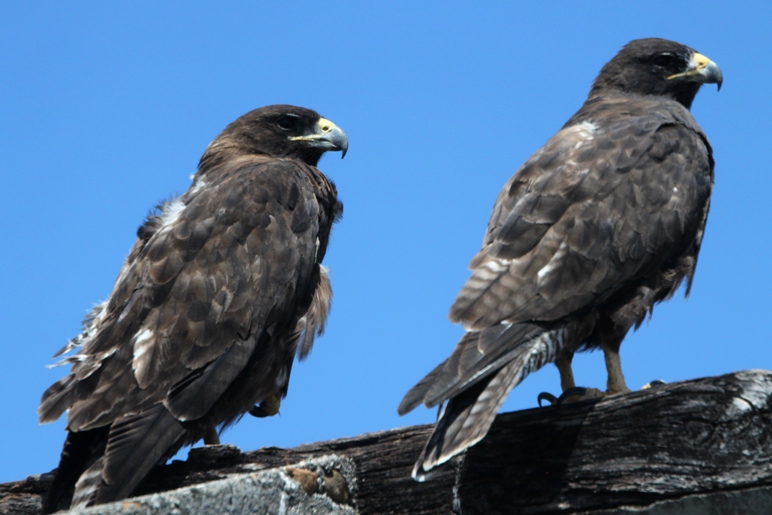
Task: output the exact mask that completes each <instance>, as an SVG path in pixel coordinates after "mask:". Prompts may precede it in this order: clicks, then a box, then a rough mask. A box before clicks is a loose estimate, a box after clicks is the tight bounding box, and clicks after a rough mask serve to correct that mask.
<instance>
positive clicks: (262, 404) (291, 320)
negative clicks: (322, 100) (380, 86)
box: [38, 105, 348, 513]
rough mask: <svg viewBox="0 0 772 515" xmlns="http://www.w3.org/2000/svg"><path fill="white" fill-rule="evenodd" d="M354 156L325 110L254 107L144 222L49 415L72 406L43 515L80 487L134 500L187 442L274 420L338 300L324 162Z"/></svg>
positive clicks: (45, 415) (80, 498) (88, 494)
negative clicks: (330, 263)
mask: <svg viewBox="0 0 772 515" xmlns="http://www.w3.org/2000/svg"><path fill="white" fill-rule="evenodd" d="M347 148H348V140H347V138H346V134H345V133H344V132H343V131H342V130H341V129H340V128H338V127H337V126H335V125H334V124H333V123H332V122H330V121H329V120H326V119H324V118H321V117H320V116H319V114H317V113H316V112H314V111H311V110H309V109H303V108H300V107H294V106H288V105H273V106H268V107H263V108H260V109H256V110H254V111H251V112H249V113H247V114H245V115H244V116H242V117H240V118H238V119H237V120H236V121H234V122H233V123H231V124H230V125H228V127H226V128H225V130H224V131H223V132H222V133H220V135H219V136H217V138H215V140H214V141H213V142H212V143H211V144H210V145H209V146H208V147H207V149H206V151H205V152H204V155H203V156H202V157H201V161H200V162H199V165H198V171H197V172H196V174H195V175H194V176H193V177H192V180H193V183H192V185H191V186H190V188H189V189H188V190H187V191H186V192H185V193H184V194H183V195H182V196H180V197H178V198H176V199H174V200H172V201H169V202H166V203H163V204H162V205H160V206H159V207H158V210H157V212H156V213H155V214H152V215H151V216H149V217H148V218H147V220H145V222H144V223H143V224H142V226H141V227H140V228H139V230H138V231H137V241H136V243H135V244H134V247H133V248H132V250H131V252H130V254H129V256H128V258H126V262H125V263H124V264H123V267H122V268H121V270H120V272H119V274H118V279H117V280H116V282H115V285H114V287H113V290H112V293H111V294H110V297H109V298H108V299H107V300H105V301H104V302H102V303H101V304H99V305H97V306H96V307H95V308H94V310H93V311H92V312H91V314H90V315H89V316H88V317H87V318H86V320H85V321H84V329H83V332H82V333H81V334H80V335H79V336H77V337H76V338H74V339H73V340H71V341H70V342H69V343H68V344H67V345H66V346H65V347H64V348H63V349H61V350H60V351H59V352H58V353H57V356H58V355H61V354H63V353H66V352H69V351H75V353H74V354H72V355H70V356H69V357H67V358H65V359H63V360H62V362H61V363H62V364H71V365H72V368H71V371H70V373H69V375H67V376H66V377H64V378H63V379H61V380H59V381H57V382H56V383H55V384H54V385H52V386H51V387H50V388H48V389H47V390H46V391H45V393H44V394H43V399H42V401H41V404H40V407H39V408H38V416H39V419H40V422H41V423H46V422H51V421H54V420H56V419H57V418H59V416H60V415H61V414H62V413H64V412H65V411H67V412H68V413H67V440H66V441H65V443H64V450H63V451H62V456H61V459H60V462H59V467H58V469H57V472H56V477H55V480H54V483H53V486H52V488H51V490H50V493H49V495H48V497H47V498H46V500H45V502H44V506H43V508H44V512H46V513H48V512H52V511H55V510H56V509H57V507H58V505H59V503H60V501H61V500H62V498H63V497H64V496H66V495H67V494H68V492H69V491H70V489H72V487H73V486H74V487H75V493H74V496H73V498H72V503H71V507H83V506H88V505H92V504H101V503H105V502H110V501H115V500H117V499H122V498H124V497H127V496H129V495H131V493H132V492H133V491H134V490H135V488H136V487H137V485H138V484H139V483H140V482H141V481H142V480H143V478H144V477H145V476H146V475H147V474H148V472H149V471H150V470H151V469H152V468H153V467H154V466H155V465H156V464H158V463H159V462H162V461H164V460H165V459H167V458H168V457H170V456H171V455H173V454H174V453H175V452H176V451H177V450H178V449H179V448H180V447H182V446H183V445H187V444H192V443H194V442H196V441H197V440H199V439H201V438H202V437H205V441H207V443H216V442H217V441H218V440H217V433H216V432H215V430H214V429H215V428H219V430H220V431H222V429H223V428H225V427H227V426H228V425H230V424H233V423H234V422H236V421H237V420H238V419H239V418H240V417H241V416H242V415H244V413H246V412H248V411H251V413H253V414H255V415H256V416H266V415H272V414H275V413H276V412H277V411H278V407H279V400H280V399H281V398H282V397H284V396H285V395H286V393H287V386H288V384H289V377H290V370H291V369H292V363H293V359H294V356H295V354H296V353H297V354H299V356H300V358H301V359H302V358H303V357H305V356H306V355H307V354H308V352H309V351H310V350H311V346H312V344H313V341H314V337H315V336H316V335H318V334H321V333H322V331H323V329H324V324H325V320H326V318H327V313H328V310H329V307H330V300H331V296H332V291H331V289H330V282H329V279H328V276H327V271H326V269H325V268H324V267H322V266H321V262H322V259H323V258H324V254H325V251H326V250H327V243H328V241H329V237H330V230H331V228H332V224H333V223H334V222H335V221H337V220H338V219H339V218H340V216H341V214H342V210H343V207H342V204H341V203H340V202H339V201H338V199H337V192H336V189H335V185H334V184H333V183H332V182H331V181H329V180H328V179H327V177H325V176H324V174H322V172H321V171H319V170H318V169H317V168H316V165H317V163H318V161H319V159H320V158H321V157H322V154H324V152H326V151H330V150H333V151H336V150H337V151H342V153H343V155H345V153H346V150H347Z"/></svg>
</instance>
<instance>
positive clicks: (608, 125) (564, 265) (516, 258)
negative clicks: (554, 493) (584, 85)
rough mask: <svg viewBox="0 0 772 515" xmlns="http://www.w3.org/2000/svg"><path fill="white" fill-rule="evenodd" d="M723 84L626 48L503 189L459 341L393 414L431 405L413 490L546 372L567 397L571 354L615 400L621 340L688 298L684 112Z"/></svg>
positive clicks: (689, 205)
mask: <svg viewBox="0 0 772 515" xmlns="http://www.w3.org/2000/svg"><path fill="white" fill-rule="evenodd" d="M721 82H722V76H721V71H720V70H719V68H718V66H716V64H715V63H713V62H712V61H710V60H709V59H708V58H706V57H705V56H703V55H701V54H699V53H697V52H696V51H695V50H693V49H691V48H689V47H686V46H684V45H681V44H679V43H675V42H673V41H667V40H664V39H655V38H651V39H639V40H635V41H632V42H630V43H629V44H627V45H626V46H624V47H623V48H622V49H621V50H620V52H619V53H618V54H617V55H616V56H615V57H614V58H613V59H611V61H609V62H608V63H606V65H604V66H603V68H602V69H601V71H600V74H599V75H598V77H597V78H596V79H595V81H594V82H593V84H592V88H591V90H590V93H589V96H588V98H587V100H586V101H585V103H584V105H583V106H582V108H581V109H580V110H579V111H578V112H577V113H576V114H574V116H573V117H571V118H570V119H569V120H568V122H567V123H566V124H565V125H564V126H563V127H562V128H561V129H560V131H558V133H557V134H555V135H554V136H553V137H552V138H550V139H549V141H547V143H546V144H545V145H544V146H543V147H542V148H541V149H539V150H538V151H537V152H536V153H535V154H533V155H532V156H531V157H530V158H529V159H528V160H527V161H526V162H525V163H524V164H523V165H522V166H521V167H520V168H519V169H518V170H517V172H516V173H515V175H514V176H513V177H512V178H511V179H510V180H509V181H508V182H507V183H506V184H505V185H504V188H503V189H502V190H501V192H500V193H499V196H498V198H497V199H496V203H495V205H494V206H493V213H492V215H491V218H490V222H489V223H488V230H487V232H486V234H485V237H484V239H483V245H482V249H481V250H480V251H479V252H478V253H477V255H476V256H475V257H474V258H473V259H472V261H471V264H470V269H471V270H472V275H471V277H470V278H469V279H468V281H467V282H466V284H465V285H464V287H463V289H462V290H461V292H460V293H459V295H458V297H457V298H456V300H455V302H454V304H453V306H452V307H451V309H450V319H451V320H452V321H454V322H461V323H462V324H463V327H464V329H465V330H466V333H465V334H464V336H463V337H462V338H461V340H460V341H459V343H458V344H457V345H456V348H455V349H454V351H453V353H452V354H451V356H450V357H449V358H448V359H447V360H445V361H444V362H443V363H441V364H440V365H439V366H437V367H436V368H435V369H434V370H433V371H431V372H430V373H429V374H428V375H427V376H426V377H425V378H424V379H423V380H421V381H420V382H419V383H418V384H417V385H415V386H414V387H413V388H412V389H411V390H410V391H409V392H408V393H407V394H406V395H405V398H404V399H403V400H402V403H401V404H400V406H399V413H400V414H404V413H407V412H408V411H410V410H412V409H414V408H415V407H416V406H418V405H419V404H421V403H423V404H424V405H426V406H427V407H432V406H436V405H440V404H442V403H445V404H444V405H442V407H441V409H440V414H439V417H438V421H437V425H436V427H435V429H434V432H433V433H432V435H431V437H430V439H429V441H428V443H427V444H426V446H425V448H424V450H423V452H422V454H421V456H420V457H419V459H418V461H417V463H416V465H415V468H414V469H413V477H414V478H415V479H417V480H423V479H425V478H426V477H427V473H428V471H429V470H430V469H431V468H432V467H435V466H436V465H439V464H441V463H444V462H445V461H447V460H448V459H450V458H451V457H452V456H454V455H456V454H458V453H460V452H462V451H463V450H464V449H466V448H468V447H469V446H471V445H474V444H475V443H477V442H478V441H480V440H481V439H482V438H483V437H484V436H485V434H486V433H487V432H488V429H489V428H490V425H491V423H492V422H493V419H494V417H495V416H496V413H497V411H498V410H499V408H500V407H501V405H502V403H503V402H504V399H505V398H506V396H507V394H508V393H509V392H510V391H511V390H512V388H514V387H515V386H516V385H517V384H518V383H520V382H521V381H522V380H523V379H524V378H525V377H526V376H527V375H528V374H529V373H531V372H533V371H535V370H537V369H539V368H540V367H542V366H544V365H545V364H547V363H550V362H554V363H555V364H556V365H557V368H558V370H559V371H560V380H561V387H562V388H563V390H564V392H565V391H572V390H574V389H575V384H574V379H573V374H572V371H571V360H572V358H573V355H574V353H575V352H576V351H580V350H587V349H596V348H601V349H602V350H603V354H604V357H605V361H606V368H607V370H608V383H607V391H606V393H608V394H616V393H622V392H627V391H629V390H628V388H627V386H626V385H625V381H624V377H623V375H622V370H621V364H620V360H619V346H620V344H621V342H622V340H623V338H624V337H625V335H626V333H627V332H628V330H629V329H630V328H631V327H632V326H635V327H636V328H637V327H638V326H639V325H640V324H641V322H642V321H643V320H644V318H645V317H646V315H647V314H650V313H651V311H652V308H653V306H654V304H656V303H658V302H660V301H662V300H665V299H668V298H670V297H671V296H672V295H673V294H674V293H675V291H676V290H677V288H678V286H679V285H680V284H681V283H682V281H684V280H685V281H686V294H687V295H688V294H689V289H690V287H691V284H692V278H693V275H694V270H695V266H696V264H697V255H698V253H699V250H700V244H701V243H702V237H703V231H704V229H705V222H706V219H707V215H708V206H709V201H710V194H711V190H712V188H713V164H714V163H713V157H712V150H711V147H710V144H709V143H708V140H707V138H706V136H705V134H704V133H703V132H702V129H700V127H699V125H697V122H696V121H695V120H694V118H693V117H692V115H691V114H690V112H689V109H690V107H691V105H692V101H693V100H694V97H695V95H696V94H697V91H698V90H699V89H700V86H701V85H702V84H705V83H716V84H718V87H719V88H720V87H721ZM598 393H599V392H598Z"/></svg>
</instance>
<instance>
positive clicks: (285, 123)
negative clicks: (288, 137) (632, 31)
mask: <svg viewBox="0 0 772 515" xmlns="http://www.w3.org/2000/svg"><path fill="white" fill-rule="evenodd" d="M299 124H300V119H299V118H298V117H297V116H291V115H284V116H281V117H280V118H279V119H278V120H276V125H278V126H279V128H281V129H283V130H285V131H294V130H295V129H297V128H298V125H299Z"/></svg>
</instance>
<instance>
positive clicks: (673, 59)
mask: <svg viewBox="0 0 772 515" xmlns="http://www.w3.org/2000/svg"><path fill="white" fill-rule="evenodd" d="M651 62H652V63H653V64H654V66H659V67H660V68H668V69H679V68H681V64H682V62H683V61H682V60H681V59H680V58H679V57H677V56H674V55H673V54H659V55H657V56H655V57H654V58H653V59H652V60H651Z"/></svg>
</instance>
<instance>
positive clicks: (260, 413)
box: [249, 404, 273, 418]
mask: <svg viewBox="0 0 772 515" xmlns="http://www.w3.org/2000/svg"><path fill="white" fill-rule="evenodd" d="M249 414H250V415H252V416H253V417H257V418H266V417H271V416H273V414H271V413H269V412H267V411H266V410H264V409H263V408H261V407H260V406H258V405H257V404H256V405H255V407H254V408H252V409H251V410H249Z"/></svg>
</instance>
